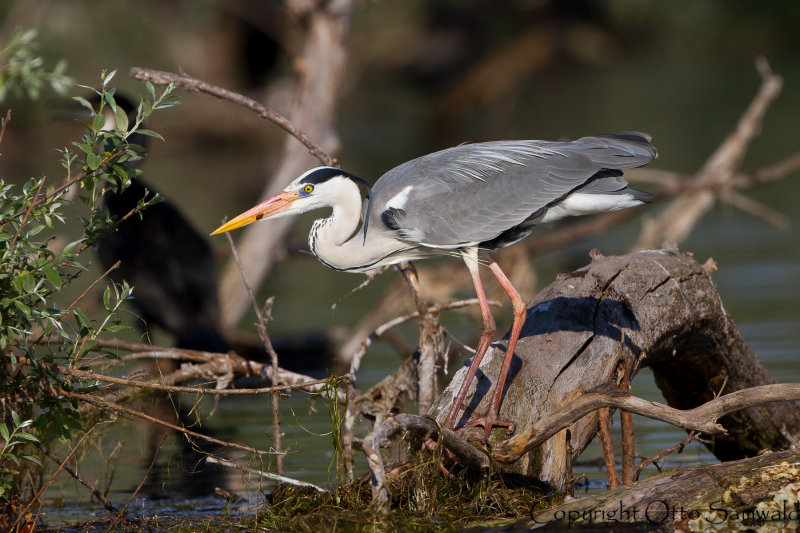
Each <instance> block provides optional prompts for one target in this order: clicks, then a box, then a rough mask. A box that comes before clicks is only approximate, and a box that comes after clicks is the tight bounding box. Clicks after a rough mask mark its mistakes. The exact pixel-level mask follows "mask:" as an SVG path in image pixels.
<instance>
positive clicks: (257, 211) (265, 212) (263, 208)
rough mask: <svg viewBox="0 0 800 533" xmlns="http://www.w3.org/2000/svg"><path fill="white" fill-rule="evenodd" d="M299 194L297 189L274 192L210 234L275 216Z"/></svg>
mask: <svg viewBox="0 0 800 533" xmlns="http://www.w3.org/2000/svg"><path fill="white" fill-rule="evenodd" d="M298 198H299V196H298V195H297V191H291V192H282V193H280V194H276V195H275V196H273V197H272V198H270V199H269V200H267V201H266V202H262V203H260V204H258V205H257V206H255V207H253V208H251V209H248V210H247V211H245V212H244V213H242V214H241V215H239V216H237V217H234V218H233V219H231V220H229V221H228V222H226V223H225V224H223V225H221V226H220V227H218V228H217V229H215V230H214V232H213V233H211V235H218V234H220V233H225V232H226V231H230V230H232V229H236V228H241V227H242V226H246V225H248V224H251V223H253V222H257V221H259V220H261V219H263V218H269V217H271V216H275V215H277V214H278V213H283V212H284V211H286V210H287V209H289V206H290V205H292V202H294V201H295V200H297V199H298Z"/></svg>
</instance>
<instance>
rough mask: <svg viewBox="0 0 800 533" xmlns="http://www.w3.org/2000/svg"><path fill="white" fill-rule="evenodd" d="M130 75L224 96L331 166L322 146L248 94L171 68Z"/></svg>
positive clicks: (135, 70) (133, 70)
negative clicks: (266, 121) (273, 125)
mask: <svg viewBox="0 0 800 533" xmlns="http://www.w3.org/2000/svg"><path fill="white" fill-rule="evenodd" d="M130 76H131V77H132V78H134V79H136V80H139V81H149V82H151V83H154V84H156V85H169V84H173V85H176V86H178V87H183V88H185V89H188V90H190V91H195V92H199V93H205V94H210V95H211V96H216V97H217V98H219V99H221V100H228V101H230V102H233V103H235V104H239V105H240V106H243V107H246V108H247V109H250V110H251V111H254V112H255V113H256V114H257V115H258V116H259V117H261V118H264V119H267V120H269V121H271V122H273V123H274V124H275V125H277V126H278V127H279V128H281V129H282V130H283V131H285V132H286V133H288V134H289V135H291V136H292V137H294V138H295V139H297V140H298V141H300V142H301V143H303V145H304V146H305V147H306V148H308V151H309V152H310V153H311V155H313V156H314V157H316V158H317V159H319V161H320V162H321V163H322V164H323V165H326V166H331V165H333V163H334V161H333V158H332V157H331V156H330V155H328V154H327V152H325V150H323V149H322V148H321V147H320V146H319V145H318V144H317V143H315V142H314V141H312V140H311V138H310V137H309V136H308V135H306V134H305V133H303V132H302V131H300V130H299V129H297V128H296V127H295V126H294V124H292V123H291V121H290V120H289V119H287V118H286V117H284V116H283V115H281V114H280V113H278V112H277V111H273V110H272V109H270V108H268V107H267V106H265V105H264V104H262V103H260V102H257V101H255V100H253V99H252V98H248V97H247V96H244V95H243V94H239V93H236V92H233V91H229V90H228V89H223V88H222V87H218V86H216V85H213V84H211V83H208V82H207V81H203V80H198V79H196V78H192V77H191V76H187V75H185V74H175V73H174V72H164V71H161V70H152V69H149V68H142V67H131V70H130Z"/></svg>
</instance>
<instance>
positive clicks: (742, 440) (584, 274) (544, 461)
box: [431, 249, 800, 489]
mask: <svg viewBox="0 0 800 533" xmlns="http://www.w3.org/2000/svg"><path fill="white" fill-rule="evenodd" d="M714 269H715V266H714V265H713V262H711V261H709V262H707V263H706V264H705V265H700V264H699V263H698V262H697V261H696V260H695V259H694V258H693V257H692V256H691V255H690V254H686V253H680V252H678V251H677V250H674V249H664V250H650V251H642V252H636V253H631V254H628V255H624V256H619V257H603V256H601V255H599V254H596V253H595V254H593V260H592V262H591V264H590V265H588V266H587V267H585V268H582V269H579V270H577V271H575V272H572V273H570V274H566V275H562V276H560V278H559V279H558V280H557V281H556V282H554V283H553V284H551V285H550V286H549V287H547V288H546V289H545V290H543V291H542V292H540V293H539V294H538V295H537V296H536V298H535V299H534V300H533V301H531V302H530V304H529V307H528V315H527V319H526V323H525V327H524V328H523V331H522V337H521V339H520V343H519V345H518V347H517V351H516V354H515V357H514V361H513V363H512V366H511V370H510V374H509V381H508V382H507V385H506V392H505V396H504V401H503V404H502V407H501V412H500V415H501V417H502V418H505V419H509V420H514V421H516V422H517V424H518V425H517V430H516V432H517V434H518V435H520V438H511V439H510V440H509V441H507V442H505V443H504V444H503V446H502V448H503V449H504V453H505V454H506V455H509V456H513V455H521V454H524V455H523V456H522V457H521V459H520V460H519V461H517V462H515V463H513V464H511V465H509V466H508V468H510V469H511V470H512V471H514V472H517V473H522V474H526V475H530V476H535V477H538V478H539V479H541V480H543V481H547V482H549V483H550V484H551V485H552V486H553V487H554V488H557V489H563V488H564V487H565V486H566V482H567V476H568V472H569V465H570V464H571V462H572V461H573V460H574V459H575V458H576V457H577V456H578V454H580V452H581V451H582V450H583V449H584V448H585V447H586V446H587V445H588V444H589V442H590V441H591V439H592V438H593V437H594V435H595V433H596V431H597V425H598V417H597V413H596V412H593V413H591V414H589V415H587V416H585V417H583V418H582V419H581V420H579V421H578V422H576V423H575V424H573V425H572V426H571V427H570V428H569V429H568V430H567V429H565V430H563V431H561V432H559V433H558V434H556V435H555V436H554V437H553V438H550V439H549V440H547V442H545V443H544V444H543V445H541V446H538V447H536V448H535V449H533V450H530V451H528V450H527V449H526V448H525V444H526V443H527V440H526V439H524V438H522V435H523V434H524V433H525V431H526V429H528V428H530V427H532V426H533V425H534V424H535V423H536V421H537V420H539V419H540V418H542V417H544V416H545V415H546V414H547V413H550V412H553V411H555V410H556V409H557V408H558V407H560V406H562V405H563V404H564V403H566V402H568V401H569V400H572V399H574V398H576V397H578V396H579V395H581V394H583V393H584V392H586V391H588V390H590V389H592V388H595V387H598V386H600V385H604V384H608V383H609V382H611V383H617V384H618V383H619V382H620V381H621V380H622V378H623V376H625V375H626V374H627V375H628V376H629V377H631V378H632V377H633V376H634V375H635V374H636V372H637V371H638V369H639V368H641V367H642V366H649V367H650V368H652V370H653V372H654V374H655V376H656V383H657V384H658V386H659V387H660V388H661V390H662V392H663V394H664V397H665V399H666V400H667V402H668V403H669V404H670V405H671V406H672V407H676V408H680V409H689V408H692V407H696V406H698V405H700V404H702V403H705V402H707V401H709V400H711V399H713V398H714V397H715V396H717V395H719V394H726V393H730V392H733V391H737V390H741V389H745V388H749V387H754V386H758V385H766V384H771V383H774V382H775V380H774V378H773V377H772V376H771V375H770V374H769V373H768V372H767V370H766V369H765V368H764V367H763V365H762V364H761V363H760V362H759V361H758V358H757V357H756V355H755V354H754V353H753V351H752V350H751V349H750V347H749V346H748V345H747V344H746V343H745V342H744V340H743V339H742V337H741V334H740V333H739V331H738V329H737V328H736V326H735V324H734V323H733V320H732V319H731V317H730V316H729V315H728V313H727V312H726V311H725V308H724V306H723V304H722V302H721V300H720V297H719V294H718V292H717V289H716V287H715V285H714V283H713V281H712V279H711V272H712V271H713V270H714ZM503 350H504V341H501V342H497V343H495V344H494V345H493V347H492V349H491V350H490V351H489V352H488V353H487V355H486V357H485V358H484V362H483V364H482V365H481V370H480V371H479V372H478V375H477V377H478V379H477V380H476V384H475V385H473V386H472V389H471V390H470V393H469V395H468V396H467V402H468V407H469V408H470V409H473V410H476V411H478V412H482V411H483V410H485V409H486V407H487V405H488V403H489V401H490V398H491V394H490V389H491V387H492V383H493V381H494V380H495V379H496V376H497V374H498V371H499V368H500V364H501V362H502V358H503V355H504V352H503ZM465 364H467V363H465ZM465 373H466V368H463V369H461V370H459V372H457V373H456V374H455V375H454V377H453V380H452V381H451V383H450V384H449V385H448V387H447V388H446V390H445V391H444V392H443V393H442V395H441V396H440V397H439V400H438V401H437V403H436V404H435V405H434V407H433V408H432V410H431V414H432V415H433V416H434V417H435V418H436V419H437V420H439V421H440V422H441V421H442V420H444V418H445V417H446V415H447V411H448V410H449V408H450V405H451V403H452V400H453V398H454V396H455V393H456V392H457V391H458V389H459V387H460V386H461V382H462V380H463V376H464V374H465ZM467 417H468V415H466V414H465V415H463V416H462V418H461V422H465V421H466V420H467ZM719 423H720V424H721V425H722V426H724V428H725V429H726V430H727V434H725V435H722V436H715V437H714V438H712V439H711V441H710V444H709V447H710V449H711V451H712V453H714V454H715V455H716V456H717V457H718V458H720V459H722V460H732V459H738V458H742V457H749V456H753V455H756V454H758V453H759V452H761V451H762V450H765V449H782V448H787V447H788V446H790V445H791V444H793V443H794V442H796V441H797V440H798V438H800V404H798V402H778V403H771V404H766V405H762V406H758V407H751V408H748V409H745V410H742V411H739V412H737V413H734V414H731V415H727V416H725V417H723V418H721V419H720V420H719ZM501 431H503V430H496V433H499V432H501ZM496 436H497V435H493V438H495V437H496ZM568 438H569V442H568V440H567V439H568Z"/></svg>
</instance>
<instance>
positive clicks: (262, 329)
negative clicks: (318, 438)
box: [225, 233, 283, 475]
mask: <svg viewBox="0 0 800 533" xmlns="http://www.w3.org/2000/svg"><path fill="white" fill-rule="evenodd" d="M225 238H226V239H227V240H228V246H229V247H230V249H231V254H232V255H233V259H234V261H236V265H237V266H238V267H239V273H240V274H241V275H242V283H244V286H245V289H246V290H247V295H248V296H249V297H250V303H252V304H253V311H255V313H256V318H257V320H258V321H257V322H256V326H257V329H258V335H259V337H261V342H262V343H264V348H266V350H267V353H268V354H269V356H270V359H271V361H272V384H273V385H276V384H277V379H278V353H277V352H276V351H275V348H274V347H273V346H272V341H271V340H270V338H269V334H268V333H267V323H266V320H264V312H263V310H262V309H261V308H260V307H259V306H258V302H257V301H256V295H255V293H254V292H253V287H251V286H250V281H249V280H248V279H247V274H246V273H245V271H244V265H242V261H241V260H240V259H239V254H238V253H237V252H236V245H234V244H233V239H232V238H231V234H230V233H226V234H225ZM279 401H280V398H279V397H278V395H277V394H273V395H272V398H270V403H271V404H272V438H273V446H274V448H275V451H276V452H278V454H279V455H278V456H277V459H276V461H275V470H277V472H278V475H280V474H283V456H282V455H280V453H281V451H282V449H281V418H280V405H279Z"/></svg>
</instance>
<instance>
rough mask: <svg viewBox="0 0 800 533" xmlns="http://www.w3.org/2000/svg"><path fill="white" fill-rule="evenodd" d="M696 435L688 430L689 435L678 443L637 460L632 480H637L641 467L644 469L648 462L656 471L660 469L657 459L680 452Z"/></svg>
mask: <svg viewBox="0 0 800 533" xmlns="http://www.w3.org/2000/svg"><path fill="white" fill-rule="evenodd" d="M697 436H698V433H697V432H696V431H690V432H689V435H688V436H687V437H686V438H685V439H683V440H682V441H681V442H679V443H678V444H675V445H673V446H670V447H669V448H667V449H666V450H661V451H660V452H658V453H657V454H655V455H654V456H652V457H650V458H648V459H642V460H641V461H639V464H638V465H636V476H635V478H634V480H635V481H638V480H639V476H640V475H641V473H642V469H644V467H646V466H647V465H649V464H654V465H655V467H656V468H658V471H659V472H660V471H661V469H660V468H659V467H658V461H660V460H661V459H663V458H664V457H665V456H667V455H669V454H671V453H672V452H674V451H677V452H678V453H681V451H683V449H684V448H685V447H686V445H687V444H689V443H690V442H692V441H693V440H694V439H695V438H697Z"/></svg>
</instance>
